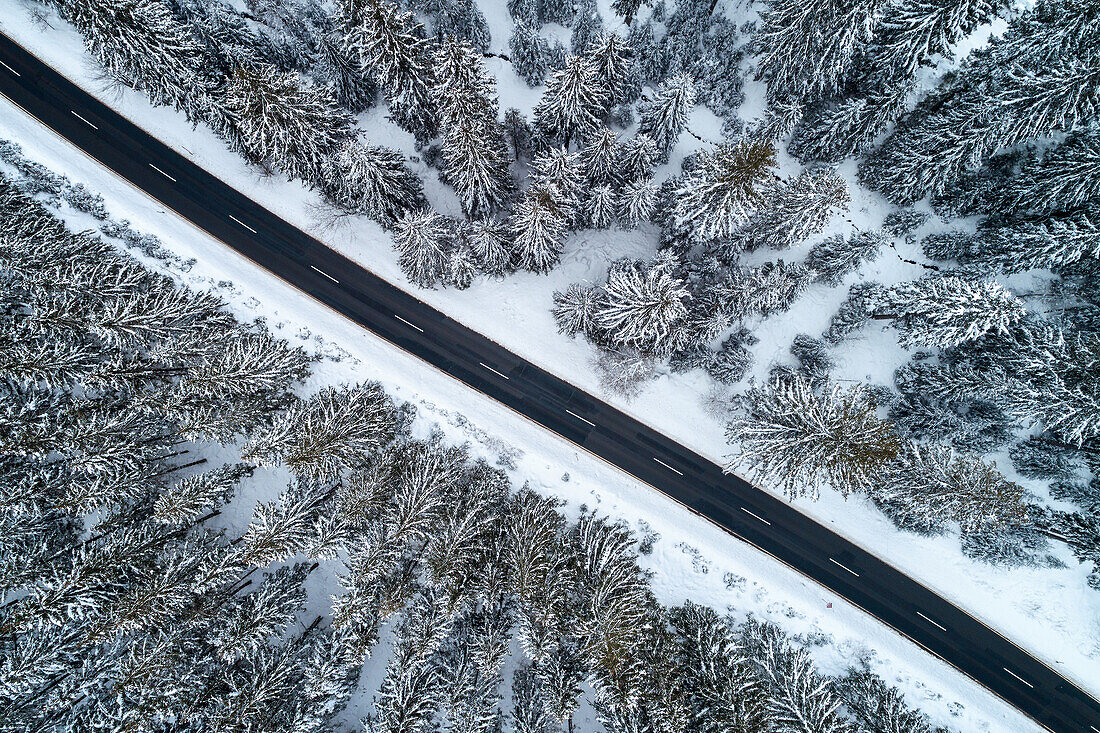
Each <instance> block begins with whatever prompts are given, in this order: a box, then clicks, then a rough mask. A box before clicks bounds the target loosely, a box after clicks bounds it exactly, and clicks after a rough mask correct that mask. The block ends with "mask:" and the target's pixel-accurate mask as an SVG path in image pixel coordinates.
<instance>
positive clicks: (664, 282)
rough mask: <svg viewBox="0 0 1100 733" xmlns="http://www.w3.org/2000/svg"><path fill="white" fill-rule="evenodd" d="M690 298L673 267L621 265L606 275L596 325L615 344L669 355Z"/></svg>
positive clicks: (620, 263) (661, 265)
mask: <svg viewBox="0 0 1100 733" xmlns="http://www.w3.org/2000/svg"><path fill="white" fill-rule="evenodd" d="M689 298H690V295H689V293H688V290H687V288H686V287H685V286H684V282H683V281H682V280H681V279H680V278H679V277H677V276H676V274H675V270H674V268H673V267H672V266H671V263H666V262H663V261H658V262H656V263H655V264H652V265H649V266H644V265H642V264H641V263H639V262H630V261H625V262H619V263H616V264H615V265H614V266H612V268H611V270H610V271H609V272H608V274H607V282H606V283H605V285H604V296H603V299H602V302H601V304H600V308H599V309H598V310H597V312H596V317H595V321H596V325H597V326H598V327H599V328H600V330H601V331H603V332H604V333H606V334H607V337H608V338H609V339H610V341H611V342H613V343H615V344H619V345H621V346H629V347H634V348H638V349H642V350H645V351H654V352H657V353H662V354H669V353H671V352H672V351H674V350H675V349H676V347H677V345H678V344H677V343H676V339H677V335H678V334H677V331H678V329H679V328H681V327H682V324H683V321H684V319H685V318H686V317H687V313H688V310H687V301H688V300H689Z"/></svg>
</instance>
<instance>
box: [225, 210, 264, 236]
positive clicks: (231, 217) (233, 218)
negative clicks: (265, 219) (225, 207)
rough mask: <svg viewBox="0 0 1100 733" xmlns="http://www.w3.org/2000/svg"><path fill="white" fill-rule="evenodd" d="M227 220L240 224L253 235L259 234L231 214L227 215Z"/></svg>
mask: <svg viewBox="0 0 1100 733" xmlns="http://www.w3.org/2000/svg"><path fill="white" fill-rule="evenodd" d="M229 218H230V219H232V220H233V221H235V222H237V223H238V224H240V225H241V226H242V227H244V228H245V229H247V230H248V231H250V232H252V233H253V234H259V232H257V231H256V230H255V229H253V228H252V227H250V226H248V225H247V224H245V223H244V222H243V221H241V220H240V219H238V218H237V217H235V216H233V215H232V214H230V215H229Z"/></svg>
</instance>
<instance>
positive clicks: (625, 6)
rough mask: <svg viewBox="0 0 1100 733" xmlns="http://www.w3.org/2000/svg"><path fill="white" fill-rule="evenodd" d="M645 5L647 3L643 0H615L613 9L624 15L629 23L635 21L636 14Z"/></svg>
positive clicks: (612, 4) (624, 18)
mask: <svg viewBox="0 0 1100 733" xmlns="http://www.w3.org/2000/svg"><path fill="white" fill-rule="evenodd" d="M643 5H645V3H644V2H642V0H613V2H612V3H611V7H612V9H613V10H614V11H615V12H616V13H618V14H619V15H620V16H622V19H623V21H624V22H625V23H626V24H627V25H630V24H631V23H633V22H634V16H635V15H637V13H638V10H639V9H640V8H641V7H642V6H643Z"/></svg>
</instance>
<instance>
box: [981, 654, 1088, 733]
mask: <svg viewBox="0 0 1100 733" xmlns="http://www.w3.org/2000/svg"><path fill="white" fill-rule="evenodd" d="M1001 669H1003V670H1004V671H1005V672H1008V673H1009V674H1010V675H1012V676H1013V677H1015V678H1016V679H1018V680H1020V682H1023V683H1024V684H1025V685H1027V686H1028V687H1030V688H1031V689H1033V690H1034V689H1035V685H1033V684H1031V683H1030V682H1028V681H1027V680H1025V679H1024V678H1023V677H1021V676H1020V675H1018V674H1016V673H1015V672H1013V671H1012V670H1011V669H1009V668H1008V667H1001ZM1093 730H1096V729H1095V728H1093Z"/></svg>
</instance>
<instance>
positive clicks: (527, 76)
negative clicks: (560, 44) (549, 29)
mask: <svg viewBox="0 0 1100 733" xmlns="http://www.w3.org/2000/svg"><path fill="white" fill-rule="evenodd" d="M508 48H509V50H510V51H511V54H512V68H513V69H515V71H516V73H517V74H519V76H520V77H521V78H522V79H523V80H524V81H525V82H527V86H529V87H537V86H539V85H540V84H542V83H544V82H545V81H546V74H547V73H549V71H550V68H549V65H548V64H547V59H546V57H547V54H548V53H549V47H548V45H547V43H546V41H544V40H543V39H542V38H541V37H540V36H539V34H538V30H537V29H536V28H535V27H534V26H532V25H531V24H529V23H527V22H525V21H523V20H522V19H517V20H516V25H515V27H514V28H513V29H512V36H511V38H509V39H508Z"/></svg>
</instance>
